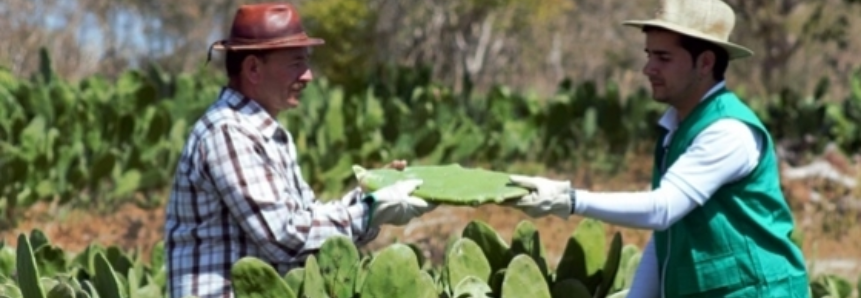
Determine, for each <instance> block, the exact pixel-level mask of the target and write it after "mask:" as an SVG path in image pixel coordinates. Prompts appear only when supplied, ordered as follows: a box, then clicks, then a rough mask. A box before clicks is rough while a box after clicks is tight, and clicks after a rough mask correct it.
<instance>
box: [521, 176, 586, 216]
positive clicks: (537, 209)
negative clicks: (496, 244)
mask: <svg viewBox="0 0 861 298" xmlns="http://www.w3.org/2000/svg"><path fill="white" fill-rule="evenodd" d="M509 178H510V179H511V182H513V183H514V184H515V185H517V186H521V187H526V188H529V189H532V190H533V191H532V192H530V193H529V194H527V195H525V196H523V197H522V198H520V199H518V200H516V201H513V202H510V203H506V205H509V206H512V207H514V208H517V209H520V210H521V211H523V213H526V214H527V215H529V216H530V217H533V218H535V217H542V216H546V215H548V214H552V215H556V216H558V217H560V218H562V219H568V216H569V215H571V182H568V181H556V180H550V179H547V178H543V177H527V176H520V175H511V176H510V177H509Z"/></svg>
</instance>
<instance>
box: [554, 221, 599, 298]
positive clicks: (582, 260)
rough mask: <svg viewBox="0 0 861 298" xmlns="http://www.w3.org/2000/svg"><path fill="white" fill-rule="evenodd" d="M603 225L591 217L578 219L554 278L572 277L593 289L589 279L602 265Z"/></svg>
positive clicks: (564, 278)
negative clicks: (578, 221)
mask: <svg viewBox="0 0 861 298" xmlns="http://www.w3.org/2000/svg"><path fill="white" fill-rule="evenodd" d="M604 243H605V234H604V225H603V224H602V223H601V222H600V221H598V220H594V219H591V218H585V219H583V220H581V221H580V224H579V225H577V228H576V229H575V230H574V232H573V233H572V234H571V237H570V238H568V243H567V244H566V246H565V251H564V252H563V254H562V259H561V260H560V261H559V264H558V265H557V269H556V279H557V280H566V279H569V278H573V279H576V280H579V281H581V282H583V284H585V285H586V286H587V287H589V288H590V289H593V288H594V286H597V284H594V285H593V284H592V283H591V279H594V278H593V276H594V275H595V274H596V273H598V271H599V270H601V269H602V267H603V266H604V258H605V257H606V256H605V254H606V250H605V244H604Z"/></svg>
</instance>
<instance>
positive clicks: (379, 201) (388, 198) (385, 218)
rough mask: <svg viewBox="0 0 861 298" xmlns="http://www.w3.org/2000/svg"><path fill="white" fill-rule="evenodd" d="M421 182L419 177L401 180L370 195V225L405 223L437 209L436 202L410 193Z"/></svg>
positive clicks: (398, 224)
mask: <svg viewBox="0 0 861 298" xmlns="http://www.w3.org/2000/svg"><path fill="white" fill-rule="evenodd" d="M421 184H422V180H419V179H411V180H405V181H400V182H397V183H395V184H392V185H389V186H386V187H383V188H381V189H379V190H377V191H375V192H373V193H372V194H371V195H370V196H368V199H371V200H372V203H371V204H370V206H371V208H370V211H369V212H370V215H369V216H370V226H372V227H376V226H380V225H383V224H390V225H395V226H401V225H405V224H407V223H408V222H410V220H412V219H413V218H416V217H419V216H421V215H423V214H425V213H427V212H430V211H431V210H433V209H435V208H436V204H431V203H428V202H427V201H425V200H422V199H420V198H417V197H414V196H411V195H410V194H411V193H412V192H413V191H414V190H415V189H416V188H418V187H419V185H421Z"/></svg>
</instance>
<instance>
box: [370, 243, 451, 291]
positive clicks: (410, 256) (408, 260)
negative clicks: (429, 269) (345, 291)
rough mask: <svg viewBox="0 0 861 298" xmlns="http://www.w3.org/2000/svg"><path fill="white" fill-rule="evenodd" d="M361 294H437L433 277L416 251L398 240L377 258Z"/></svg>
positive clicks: (371, 266) (373, 261)
mask: <svg viewBox="0 0 861 298" xmlns="http://www.w3.org/2000/svg"><path fill="white" fill-rule="evenodd" d="M393 272H397V274H392V273H393ZM359 296H361V297H363V298H374V297H380V298H382V297H387V298H388V297H415V298H434V297H437V293H436V288H435V286H434V283H433V279H432V278H431V276H430V275H427V274H424V273H423V272H422V271H420V270H419V267H418V262H417V261H416V255H415V253H413V250H412V249H411V248H410V247H409V246H407V245H406V244H402V243H395V244H392V245H390V246H388V247H386V248H385V249H383V250H382V251H381V252H380V253H379V254H377V256H375V257H374V258H373V260H372V261H371V264H370V266H369V267H368V273H367V276H366V277H365V280H364V283H363V284H362V290H361V293H360V295H359Z"/></svg>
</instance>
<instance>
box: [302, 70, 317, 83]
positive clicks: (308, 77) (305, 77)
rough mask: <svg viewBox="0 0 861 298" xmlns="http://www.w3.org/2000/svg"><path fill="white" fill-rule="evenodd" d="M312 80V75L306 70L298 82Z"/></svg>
mask: <svg viewBox="0 0 861 298" xmlns="http://www.w3.org/2000/svg"><path fill="white" fill-rule="evenodd" d="M313 79H314V74H313V73H312V72H311V69H310V68H309V69H306V70H305V72H304V73H302V76H300V77H299V80H300V81H303V82H309V81H311V80H313Z"/></svg>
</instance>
